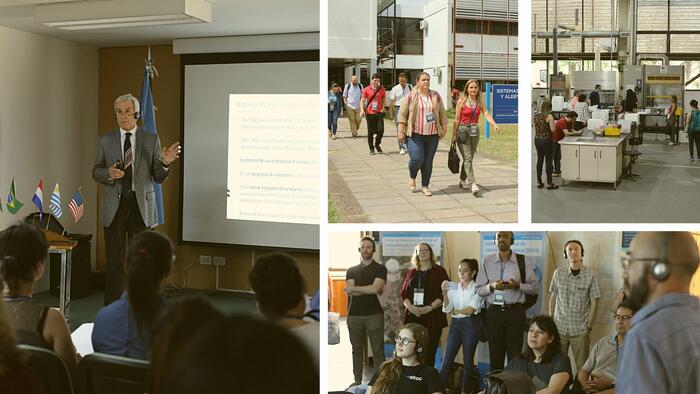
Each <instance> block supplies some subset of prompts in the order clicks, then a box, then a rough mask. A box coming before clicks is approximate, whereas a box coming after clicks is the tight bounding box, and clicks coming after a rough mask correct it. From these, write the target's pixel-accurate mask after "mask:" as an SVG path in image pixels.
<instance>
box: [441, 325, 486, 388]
mask: <svg viewBox="0 0 700 394" xmlns="http://www.w3.org/2000/svg"><path fill="white" fill-rule="evenodd" d="M475 319H479V317H463V318H460V319H452V321H451V322H450V331H449V333H448V334H447V344H445V356H444V357H443V359H442V366H440V378H441V379H442V382H443V383H444V384H445V386H447V385H448V381H447V379H448V378H449V374H450V369H451V368H452V364H453V363H454V361H455V356H456V355H457V352H458V351H459V347H460V346H462V354H463V355H464V368H462V370H463V371H464V374H463V375H462V392H463V393H464V392H468V391H467V390H471V387H472V386H473V385H474V382H472V374H471V372H472V363H473V362H474V353H475V352H476V345H477V344H478V343H479V326H478V324H477V322H476V320H475Z"/></svg>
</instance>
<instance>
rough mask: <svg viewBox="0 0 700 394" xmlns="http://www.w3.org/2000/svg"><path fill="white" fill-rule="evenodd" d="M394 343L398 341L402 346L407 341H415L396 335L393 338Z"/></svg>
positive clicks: (406, 344)
mask: <svg viewBox="0 0 700 394" xmlns="http://www.w3.org/2000/svg"><path fill="white" fill-rule="evenodd" d="M395 341H396V343H400V344H401V345H403V346H408V344H409V343H416V341H413V340H411V338H409V337H400V336H396V338H395Z"/></svg>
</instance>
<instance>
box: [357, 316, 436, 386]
mask: <svg viewBox="0 0 700 394" xmlns="http://www.w3.org/2000/svg"><path fill="white" fill-rule="evenodd" d="M428 340H429V338H428V329H427V328H425V327H423V326H421V325H420V324H416V323H408V324H406V325H404V326H403V327H402V328H401V331H399V335H398V336H397V337H396V351H395V353H394V358H392V359H391V360H388V361H385V362H384V363H383V364H382V365H381V366H380V367H379V371H377V373H376V374H375V375H374V377H373V378H372V380H371V381H370V382H369V386H368V387H367V392H366V394H386V393H401V394H436V393H442V392H443V384H442V380H441V379H440V374H439V373H438V371H437V369H435V368H433V367H432V366H431V365H425V364H424V358H425V354H426V349H427V348H428V346H427V345H426V344H427V343H428Z"/></svg>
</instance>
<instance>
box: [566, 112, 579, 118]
mask: <svg viewBox="0 0 700 394" xmlns="http://www.w3.org/2000/svg"><path fill="white" fill-rule="evenodd" d="M566 117H567V118H569V119H576V118H578V114H577V113H576V111H569V113H567V114H566Z"/></svg>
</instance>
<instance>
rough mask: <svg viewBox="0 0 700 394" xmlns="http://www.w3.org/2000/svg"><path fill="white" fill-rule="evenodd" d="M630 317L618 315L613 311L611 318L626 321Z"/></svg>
mask: <svg viewBox="0 0 700 394" xmlns="http://www.w3.org/2000/svg"><path fill="white" fill-rule="evenodd" d="M631 318H632V316H627V315H618V314H617V313H613V319H615V320H622V321H627V320H629V319H631Z"/></svg>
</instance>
